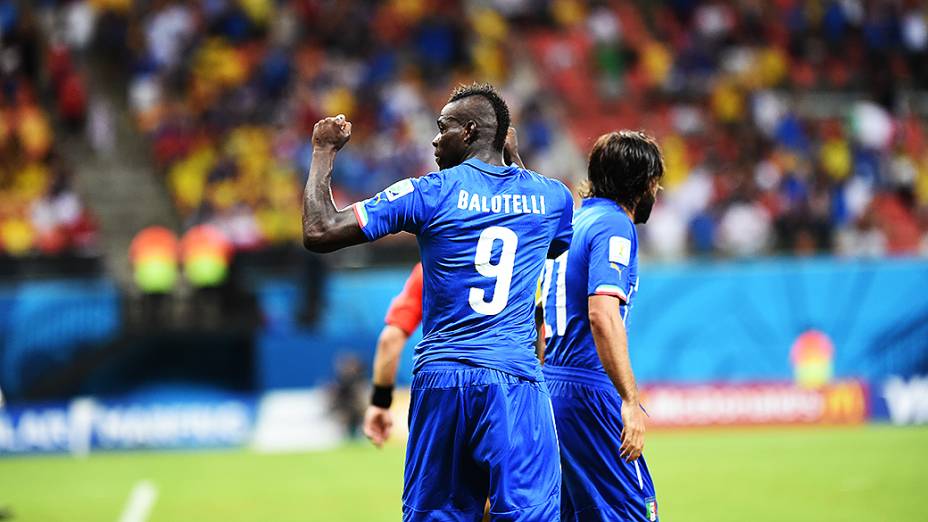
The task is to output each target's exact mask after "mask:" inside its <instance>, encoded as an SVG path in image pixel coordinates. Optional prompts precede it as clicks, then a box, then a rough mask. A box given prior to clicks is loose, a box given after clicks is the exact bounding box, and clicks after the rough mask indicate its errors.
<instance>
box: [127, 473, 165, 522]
mask: <svg viewBox="0 0 928 522" xmlns="http://www.w3.org/2000/svg"><path fill="white" fill-rule="evenodd" d="M157 498H158V488H156V487H155V485H154V484H152V482H151V481H149V480H141V481H139V482H138V483H137V484H136V485H135V487H134V488H132V492H131V493H129V500H128V501H127V502H126V507H125V509H123V511H122V516H121V517H119V522H145V521H146V520H148V514H149V513H151V508H152V507H153V506H154V505H155V499H157Z"/></svg>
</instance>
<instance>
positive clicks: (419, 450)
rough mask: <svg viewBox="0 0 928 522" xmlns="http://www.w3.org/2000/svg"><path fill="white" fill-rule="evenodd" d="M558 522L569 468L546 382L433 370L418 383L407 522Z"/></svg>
mask: <svg viewBox="0 0 928 522" xmlns="http://www.w3.org/2000/svg"><path fill="white" fill-rule="evenodd" d="M487 498H489V499H490V513H491V514H492V518H493V520H494V521H497V520H499V521H504V520H505V521H510V520H512V521H516V520H521V521H527V522H529V521H530V522H538V521H544V522H549V521H556V520H558V514H559V510H560V503H561V466H560V461H559V458H558V446H557V433H556V432H555V429H554V414H553V412H552V410H551V399H550V397H549V395H548V388H547V386H546V385H545V383H544V381H540V382H533V381H529V380H525V379H521V378H519V377H516V376H513V375H510V374H507V373H504V372H501V371H498V370H491V369H488V368H478V367H473V366H466V365H462V364H457V363H431V364H429V365H427V366H425V367H423V368H422V369H420V370H419V371H418V372H417V373H416V375H415V376H414V377H413V381H412V390H411V397H410V404H409V442H408V444H407V446H406V472H405V475H404V480H403V520H404V521H413V520H415V521H420V520H422V521H425V520H428V521H442V522H444V521H465V520H466V521H478V520H480V519H481V517H482V516H483V508H484V505H485V503H486V500H487Z"/></svg>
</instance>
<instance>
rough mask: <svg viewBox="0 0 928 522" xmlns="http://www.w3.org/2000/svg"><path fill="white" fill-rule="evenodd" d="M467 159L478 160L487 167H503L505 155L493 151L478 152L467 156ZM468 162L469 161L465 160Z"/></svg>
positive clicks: (483, 150)
mask: <svg viewBox="0 0 928 522" xmlns="http://www.w3.org/2000/svg"><path fill="white" fill-rule="evenodd" d="M467 159H478V160H480V161H482V162H484V163H486V164H487V165H495V166H497V167H502V166H503V154H502V153H501V152H496V151H493V150H487V149H482V150H476V151H473V152H472V153H471V154H469V155H468V156H467ZM464 161H467V160H464Z"/></svg>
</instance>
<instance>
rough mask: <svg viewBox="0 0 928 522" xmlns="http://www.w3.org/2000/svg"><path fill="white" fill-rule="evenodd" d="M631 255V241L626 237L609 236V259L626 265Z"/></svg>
mask: <svg viewBox="0 0 928 522" xmlns="http://www.w3.org/2000/svg"><path fill="white" fill-rule="evenodd" d="M631 257H632V242H631V240H629V239H628V238H627V237H620V236H612V237H610V238H609V261H610V262H612V263H618V264H620V265H622V266H628V263H629V261H630V260H631Z"/></svg>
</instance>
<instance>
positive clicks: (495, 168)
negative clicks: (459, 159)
mask: <svg viewBox="0 0 928 522" xmlns="http://www.w3.org/2000/svg"><path fill="white" fill-rule="evenodd" d="M462 165H469V166H471V167H473V168H475V169H477V170H480V171H483V172H486V173H487V174H495V175H497V176H505V175H507V174H509V173H511V172H512V170H513V169H512V167H503V166H499V165H490V164H489V163H485V162H483V161H481V160H479V159H477V158H470V159H468V160H467V161H465V162H464V163H462Z"/></svg>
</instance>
